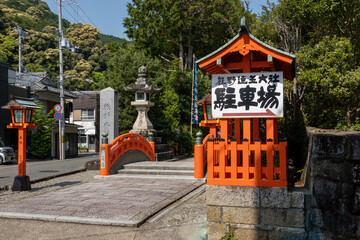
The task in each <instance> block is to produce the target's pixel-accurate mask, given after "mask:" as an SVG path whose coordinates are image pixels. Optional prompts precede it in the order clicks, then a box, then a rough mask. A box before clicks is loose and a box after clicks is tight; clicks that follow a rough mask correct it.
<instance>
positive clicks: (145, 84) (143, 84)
mask: <svg viewBox="0 0 360 240" xmlns="http://www.w3.org/2000/svg"><path fill="white" fill-rule="evenodd" d="M124 88H125V91H129V92H147V93H152V92H160V91H161V88H154V87H153V86H151V85H150V83H149V81H148V80H147V69H146V67H145V66H141V67H140V68H139V74H138V78H137V79H136V82H135V84H134V85H132V86H130V87H124Z"/></svg>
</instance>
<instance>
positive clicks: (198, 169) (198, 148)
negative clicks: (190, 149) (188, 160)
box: [194, 132, 204, 178]
mask: <svg viewBox="0 0 360 240" xmlns="http://www.w3.org/2000/svg"><path fill="white" fill-rule="evenodd" d="M202 136H203V135H202V132H198V133H196V142H195V146H194V178H204V150H203V144H202Z"/></svg>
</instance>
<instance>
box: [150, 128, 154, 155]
mask: <svg viewBox="0 0 360 240" xmlns="http://www.w3.org/2000/svg"><path fill="white" fill-rule="evenodd" d="M149 143H150V146H151V148H152V151H153V153H154V156H155V139H154V133H153V132H150V133H149Z"/></svg>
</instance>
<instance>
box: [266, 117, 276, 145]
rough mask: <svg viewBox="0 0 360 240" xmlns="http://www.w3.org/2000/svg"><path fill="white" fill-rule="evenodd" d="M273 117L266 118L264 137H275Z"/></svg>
mask: <svg viewBox="0 0 360 240" xmlns="http://www.w3.org/2000/svg"><path fill="white" fill-rule="evenodd" d="M274 131H275V128H274V118H267V119H266V139H272V140H274V139H275V134H274Z"/></svg>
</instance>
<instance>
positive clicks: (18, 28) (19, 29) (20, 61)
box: [15, 26, 25, 73]
mask: <svg viewBox="0 0 360 240" xmlns="http://www.w3.org/2000/svg"><path fill="white" fill-rule="evenodd" d="M15 29H16V31H18V34H19V73H21V72H22V69H23V67H22V42H21V40H22V37H23V36H25V31H24V30H23V29H22V28H21V27H20V26H17V27H16V28H15Z"/></svg>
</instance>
